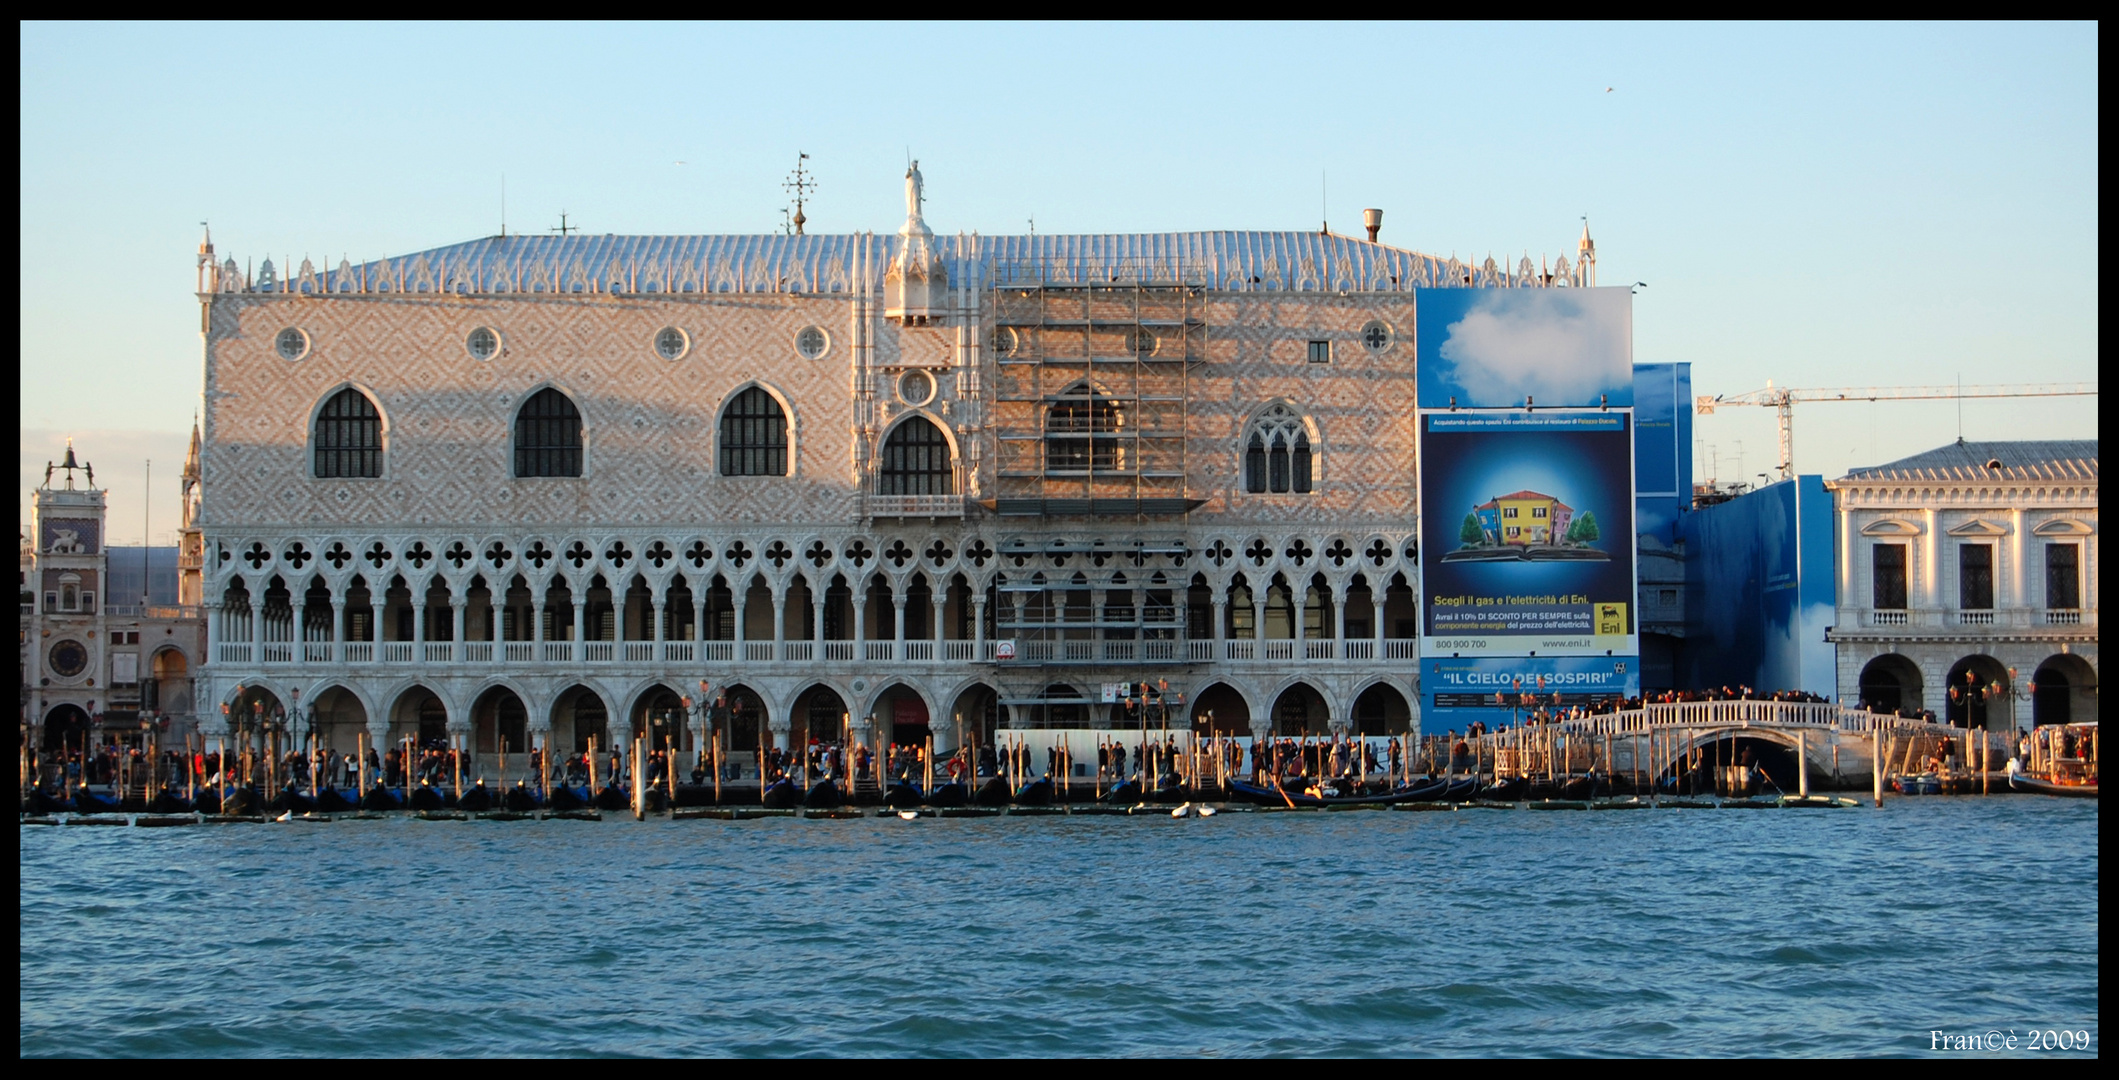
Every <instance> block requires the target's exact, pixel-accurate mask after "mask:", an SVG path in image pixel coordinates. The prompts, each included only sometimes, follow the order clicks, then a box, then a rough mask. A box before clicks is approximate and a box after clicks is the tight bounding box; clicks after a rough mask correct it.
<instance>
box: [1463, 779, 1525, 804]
mask: <svg viewBox="0 0 2119 1080" xmlns="http://www.w3.org/2000/svg"><path fill="white" fill-rule="evenodd" d="M1529 793H1530V778H1529V777H1527V776H1511V777H1509V778H1508V779H1506V780H1495V781H1493V782H1491V783H1486V784H1481V785H1479V787H1478V789H1477V790H1476V791H1475V792H1473V794H1472V798H1474V799H1477V800H1479V801H1480V802H1519V801H1521V800H1522V798H1523V797H1524V796H1525V795H1528V794H1529Z"/></svg>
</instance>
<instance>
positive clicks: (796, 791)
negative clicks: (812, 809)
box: [758, 777, 802, 810]
mask: <svg viewBox="0 0 2119 1080" xmlns="http://www.w3.org/2000/svg"><path fill="white" fill-rule="evenodd" d="M758 801H759V802H760V803H761V804H763V805H764V807H765V808H766V809H767V810H792V809H794V808H795V807H797V806H800V805H801V804H802V790H801V789H800V788H797V787H796V786H795V782H794V781H792V780H789V779H787V778H786V777H781V778H780V779H778V780H775V781H773V782H772V783H771V784H768V785H766V788H765V790H764V791H763V792H761V793H760V794H759V798H758Z"/></svg>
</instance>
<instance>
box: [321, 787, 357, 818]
mask: <svg viewBox="0 0 2119 1080" xmlns="http://www.w3.org/2000/svg"><path fill="white" fill-rule="evenodd" d="M316 808H317V809H318V810H322V811H323V812H325V813H327V814H343V813H345V812H347V811H349V810H358V809H360V802H359V801H358V800H356V799H354V798H353V796H351V795H348V794H347V793H345V792H343V791H340V790H339V789H337V788H335V787H327V788H325V789H324V790H322V791H319V792H317V793H316Z"/></svg>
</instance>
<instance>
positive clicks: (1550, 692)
mask: <svg viewBox="0 0 2119 1080" xmlns="http://www.w3.org/2000/svg"><path fill="white" fill-rule="evenodd" d="M1420 691H1421V694H1422V696H1423V697H1425V698H1426V699H1427V702H1426V706H1425V709H1424V710H1423V711H1424V715H1423V716H1422V718H1421V723H1422V728H1423V730H1425V731H1427V732H1428V733H1429V734H1439V733H1440V732H1442V731H1443V730H1445V729H1455V730H1459V731H1461V730H1463V729H1464V726H1465V725H1467V724H1469V723H1471V722H1472V721H1474V720H1484V721H1485V722H1486V723H1487V725H1488V726H1493V725H1495V724H1497V723H1502V722H1505V721H1507V720H1508V719H1509V718H1510V717H1511V716H1522V715H1526V714H1528V713H1529V712H1530V711H1532V710H1535V709H1545V710H1548V711H1557V710H1562V709H1573V708H1577V707H1582V708H1588V707H1593V706H1597V705H1600V704H1603V703H1605V702H1609V701H1613V700H1617V699H1623V698H1630V697H1638V696H1640V693H1641V665H1640V664H1638V663H1636V662H1635V661H1634V658H1633V657H1630V656H1594V657H1591V656H1580V657H1544V656H1540V657H1532V658H1523V657H1479V658H1473V657H1463V658H1456V657H1425V658H1422V659H1421V661H1420Z"/></svg>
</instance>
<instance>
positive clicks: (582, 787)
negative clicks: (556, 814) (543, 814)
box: [547, 784, 596, 810]
mask: <svg viewBox="0 0 2119 1080" xmlns="http://www.w3.org/2000/svg"><path fill="white" fill-rule="evenodd" d="M547 801H548V802H550V803H551V804H552V809H554V810H586V809H588V808H589V807H590V806H593V805H595V802H596V797H595V795H593V794H592V793H590V791H589V789H588V785H586V784H576V785H574V786H572V787H569V786H567V785H565V784H555V785H553V787H552V797H551V798H550V799H549V800H547Z"/></svg>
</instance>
